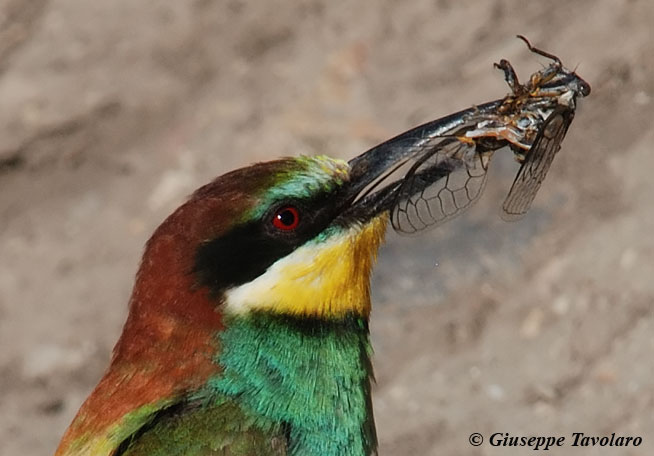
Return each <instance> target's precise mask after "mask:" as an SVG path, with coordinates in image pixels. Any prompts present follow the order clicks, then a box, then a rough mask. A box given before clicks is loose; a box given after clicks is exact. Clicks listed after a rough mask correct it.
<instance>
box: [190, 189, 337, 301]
mask: <svg viewBox="0 0 654 456" xmlns="http://www.w3.org/2000/svg"><path fill="white" fill-rule="evenodd" d="M334 201H337V198H334V195H332V194H325V195H320V196H318V197H316V198H313V199H312V200H309V201H306V200H289V201H284V202H280V203H279V204H276V205H274V206H273V207H271V208H270V209H269V210H268V211H267V212H266V213H265V214H264V215H263V216H262V217H261V219H259V220H253V221H250V222H247V223H243V224H240V225H237V226H235V227H234V228H232V229H231V230H229V231H228V232H227V233H224V234H223V235H222V236H220V237H219V238H216V239H213V240H210V241H208V242H205V243H203V244H202V245H200V246H199V247H198V249H197V251H196V254H195V263H194V267H193V271H192V273H193V274H194V275H195V276H196V278H197V280H198V283H199V284H200V285H202V286H207V287H209V288H210V289H211V291H212V292H213V294H215V295H219V294H220V292H222V291H224V290H225V289H228V288H231V287H235V286H238V285H242V284H244V283H248V282H251V281H252V280H254V279H256V278H257V277H259V276H260V275H262V274H263V273H265V272H266V270H267V269H268V268H269V267H270V266H271V265H272V264H273V263H275V262H276V261H277V260H279V259H280V258H283V257H285V256H287V255H289V254H290V253H291V252H293V250H295V249H296V248H297V247H299V246H300V245H302V244H304V243H305V242H307V241H308V240H310V239H312V238H314V237H315V236H316V235H318V234H319V233H320V232H321V231H322V230H324V229H325V228H326V227H327V226H328V225H329V223H330V222H331V220H332V219H333V218H334V217H335V216H336V213H337V211H338V208H337V206H336V203H334ZM284 207H294V208H296V209H297V211H298V214H299V217H300V223H298V225H297V227H296V228H295V229H291V230H283V229H279V228H277V227H275V226H274V224H273V223H272V220H273V218H274V217H275V214H276V213H277V212H278V211H279V210H280V209H283V208H284Z"/></svg>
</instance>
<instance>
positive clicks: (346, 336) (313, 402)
mask: <svg viewBox="0 0 654 456" xmlns="http://www.w3.org/2000/svg"><path fill="white" fill-rule="evenodd" d="M226 325H227V327H226V329H225V330H224V331H223V332H221V334H220V335H219V337H220V341H221V354H220V355H219V357H218V358H217V360H216V361H217V362H218V363H219V364H220V365H221V366H222V367H223V372H222V374H221V375H220V376H217V377H215V378H212V379H211V380H210V381H209V382H208V384H207V387H206V388H205V389H204V390H203V391H201V392H198V393H197V394H196V395H195V397H193V398H189V400H190V402H189V404H187V405H186V406H184V407H182V408H181V409H180V410H174V409H171V411H170V412H169V413H165V412H164V413H163V414H162V417H161V418H158V419H156V420H155V422H153V423H152V424H151V425H150V426H149V428H148V429H147V430H146V431H145V432H142V433H141V435H139V436H138V438H137V439H134V443H132V444H131V445H130V446H129V449H128V450H127V451H126V452H124V453H123V454H124V455H125V456H141V455H150V456H164V455H165V456H173V455H180V456H181V455H187V456H205V455H234V456H237V455H238V456H245V455H293V456H300V455H302V456H313V455H315V456H336V455H351V456H358V455H370V454H374V453H375V451H376V446H377V441H376V435H375V427H374V422H373V415H372V405H371V401H370V378H371V376H372V375H371V374H372V373H371V365H370V352H371V348H370V344H369V341H368V328H367V323H366V322H365V320H362V319H358V318H348V319H346V320H343V321H336V322H326V321H318V320H313V321H307V320H306V319H302V320H299V319H292V318H289V317H281V316H272V315H269V314H265V313H254V314H250V315H248V316H232V317H227V319H226Z"/></svg>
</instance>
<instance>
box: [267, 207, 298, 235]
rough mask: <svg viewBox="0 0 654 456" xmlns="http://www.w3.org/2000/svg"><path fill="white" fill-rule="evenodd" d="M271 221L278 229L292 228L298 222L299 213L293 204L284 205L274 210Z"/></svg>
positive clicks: (288, 229)
mask: <svg viewBox="0 0 654 456" xmlns="http://www.w3.org/2000/svg"><path fill="white" fill-rule="evenodd" d="M272 223H273V225H274V227H275V228H278V229H280V230H284V231H290V230H294V229H295V228H297V226H298V224H299V223H300V214H299V212H298V211H297V209H296V208H294V207H293V206H285V207H282V208H280V209H279V210H278V211H277V212H275V215H274V216H273V220H272Z"/></svg>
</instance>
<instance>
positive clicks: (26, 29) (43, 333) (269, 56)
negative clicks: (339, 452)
mask: <svg viewBox="0 0 654 456" xmlns="http://www.w3.org/2000/svg"><path fill="white" fill-rule="evenodd" d="M653 24H654V3H653V2H651V1H650V0H633V1H626V0H624V1H620V0H618V1H614V0H597V1H591V0H577V1H574V2H572V1H549V2H520V1H517V0H514V1H512V0H493V1H486V2H482V1H448V0H439V1H436V0H429V1H427V0H418V1H413V2H400V1H396V2H393V1H384V2H374V1H360V2H356V4H355V3H354V2H351V3H350V4H348V5H346V4H344V3H343V2H329V1H326V0H302V1H295V2H242V1H237V0H231V1H210V0H177V1H174V2H173V1H167V2H165V1H154V0H151V1H140V2H135V1H133V0H94V1H87V0H0V454H1V455H3V456H4V455H6V456H17V455H49V454H52V453H53V452H54V449H55V447H56V444H57V442H58V439H59V437H60V436H61V434H62V433H63V431H64V429H65V428H66V426H67V425H68V424H69V422H70V420H71V419H72V417H73V415H74V413H75V412H76V410H77V408H78V407H79V405H80V403H81V402H82V400H83V399H84V398H85V396H86V395H87V394H88V393H89V391H90V389H91V388H92V387H93V386H94V384H95V382H96V381H97V380H98V379H99V377H100V375H101V373H102V371H103V369H104V368H105V366H106V364H107V361H108V358H109V355H110V351H111V348H112V346H113V343H114V342H115V340H116V339H117V336H118V334H119V332H120V329H121V325H122V323H123V320H124V318H125V315H126V302H127V299H128V296H129V293H130V289H131V286H132V281H133V275H134V272H135V270H136V267H137V264H138V261H139V258H140V255H141V251H142V246H143V244H144V242H145V241H146V239H147V238H148V236H149V234H150V233H151V232H152V230H153V229H154V228H155V227H156V226H157V224H158V223H160V221H161V220H162V219H163V218H164V217H165V216H166V215H167V214H168V213H169V212H170V211H171V210H172V209H174V208H175V207H176V206H177V205H179V204H180V202H182V201H183V200H184V198H185V196H186V195H188V194H189V193H190V192H191V191H192V190H193V189H194V188H195V187H198V186H199V185H201V184H203V183H205V182H207V181H208V180H210V179H211V178H213V177H214V176H216V175H219V174H222V173H223V172H225V171H228V170H230V169H233V168H235V167H240V166H243V165H247V164H249V163H252V162H253V161H257V160H266V159H270V158H273V157H278V156H283V155H297V154H319V153H320V154H323V153H324V154H329V155H333V156H337V157H343V158H349V157H352V156H354V155H355V154H358V153H361V152H363V151H364V150H366V149H367V148H368V147H370V146H373V145H374V144H376V143H378V142H380V141H382V140H384V139H387V138H388V137H390V136H392V135H394V134H396V133H399V132H401V131H403V130H405V129H407V128H409V127H412V126H414V125H417V124H418V123H422V122H424V121H427V120H431V119H433V118H437V117H440V116H443V115H446V114H449V113H450V112H453V111H456V110H459V109H463V108H467V107H469V106H471V105H472V104H475V103H481V102H483V101H487V100H490V99H495V98H499V97H502V96H503V95H504V94H505V93H506V92H507V90H508V89H507V87H506V85H505V84H504V81H503V79H502V76H501V74H500V73H499V72H498V71H497V70H494V69H493V68H492V63H493V62H495V61H499V59H501V58H507V59H509V60H510V61H511V62H512V63H513V64H514V66H515V67H516V69H517V71H518V73H519V75H520V76H522V77H523V78H526V77H527V76H528V75H529V74H531V73H532V72H533V71H535V70H537V69H538V68H540V65H541V64H546V63H547V62H546V61H545V59H543V58H540V57H537V56H534V55H531V54H529V52H527V50H526V49H525V46H524V45H523V43H522V42H520V41H519V40H517V39H515V38H514V36H515V34H516V33H523V34H525V35H527V36H528V37H529V38H530V39H531V40H532V42H533V43H534V44H536V45H537V46H540V47H542V48H544V49H546V50H548V51H551V52H553V53H555V54H557V55H559V56H560V57H561V59H562V60H563V62H564V63H565V64H566V65H567V66H568V67H574V66H576V65H577V64H578V65H579V69H578V72H579V74H580V75H582V76H583V77H584V78H585V79H586V80H587V81H589V82H590V84H591V85H592V88H593V92H592V94H591V96H590V97H589V98H588V99H585V100H583V101H582V103H581V105H582V106H581V108H580V109H579V110H578V112H577V117H576V119H575V121H574V123H573V125H572V128H571V129H570V132H569V134H568V137H567V138H566V140H565V141H564V144H563V150H562V152H561V153H560V154H559V156H558V157H557V160H555V162H554V165H553V167H552V169H551V171H550V175H549V176H548V178H547V180H546V182H545V184H544V185H543V188H542V189H541V192H540V194H539V195H538V198H537V200H536V203H535V207H534V208H533V210H532V211H531V212H530V213H529V215H528V216H527V217H526V218H525V219H523V220H522V221H520V222H517V223H513V224H506V223H503V222H502V221H501V220H500V219H499V217H498V216H497V213H498V208H499V206H500V204H501V201H502V198H503V197H504V195H505V193H506V191H507V190H508V188H509V186H510V183H511V180H512V176H513V175H514V173H515V171H516V170H517V167H516V165H515V164H514V163H513V162H512V160H511V158H510V157H509V156H510V155H511V154H510V153H509V152H508V151H502V152H501V153H498V154H497V155H498V156H496V158H497V160H495V161H494V162H493V167H492V173H491V176H490V179H489V185H488V187H487V190H486V193H485V195H484V198H483V199H482V200H481V201H480V202H479V203H478V204H477V205H476V206H475V207H474V208H473V209H472V210H470V211H469V213H468V214H467V215H466V216H465V217H461V218H458V219H456V220H455V221H453V222H451V223H449V224H447V225H445V226H443V227H442V228H440V229H438V230H436V231H433V232H429V233H427V234H425V235H422V236H420V237H416V238H402V237H398V236H396V235H394V234H390V235H389V242H388V245H387V247H386V248H385V249H384V250H383V252H382V255H381V260H380V264H379V266H378V268H377V273H376V276H375V279H374V287H375V298H374V299H375V306H376V307H375V312H374V315H373V321H372V330H373V338H374V343H375V348H376V362H375V365H376V371H377V387H376V391H375V408H376V418H377V422H378V432H379V436H380V445H381V447H380V453H381V454H385V455H437V454H438V455H459V454H460V455H468V454H470V455H513V454H515V455H518V454H526V452H528V451H529V450H527V449H502V448H492V447H490V446H489V445H488V444H486V443H484V444H483V445H482V446H480V447H478V448H473V447H471V446H470V445H469V444H468V435H469V434H470V433H472V432H480V433H482V434H483V435H484V436H485V437H488V435H489V434H490V433H492V432H509V433H510V434H512V435H534V434H535V435H565V436H568V439H569V435H570V433H572V432H585V433H587V434H591V435H607V434H608V435H610V433H611V432H616V433H617V434H622V435H633V436H636V435H639V436H641V437H642V438H643V439H644V443H643V445H642V446H641V447H640V448H636V449H628V450H627V449H621V448H612V449H604V450H603V451H598V450H596V449H595V450H593V449H592V448H591V449H588V448H587V449H583V448H570V447H564V448H561V449H558V450H556V451H555V452H554V451H552V454H559V455H564V454H570V455H575V456H580V455H590V454H607V455H609V454H610V455H612V456H613V455H644V454H654V412H653V410H654V375H652V373H653V367H654V358H653V357H652V352H653V351H654V315H653V302H654V264H653V261H652V257H653V255H654V234H653V233H654V178H653V176H654V171H653V170H654V153H652V144H653V143H654V129H653V128H652V123H653V121H652V119H653V118H654V99H653V97H654V25H653Z"/></svg>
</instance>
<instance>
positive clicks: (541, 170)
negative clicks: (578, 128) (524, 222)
mask: <svg viewBox="0 0 654 456" xmlns="http://www.w3.org/2000/svg"><path fill="white" fill-rule="evenodd" d="M573 118H574V110H572V109H570V108H568V107H560V108H559V109H556V110H554V112H552V114H550V115H549V117H548V118H547V119H545V122H544V123H543V126H542V128H541V129H540V130H539V131H538V135H537V136H536V139H535V140H534V144H533V145H532V146H531V148H530V149H529V151H528V152H527V154H526V156H525V159H524V161H523V163H522V165H521V166H520V169H519V170H518V174H516V177H515V180H514V181H513V185H511V190H509V193H508V195H507V197H506V199H505V200H504V204H503V205H502V218H503V219H504V220H508V221H513V220H518V219H520V218H521V217H522V216H523V215H525V214H526V213H527V211H528V210H529V208H530V207H531V203H532V202H533V201H534V198H535V197H536V193H538V189H539V188H540V186H541V184H542V182H543V180H544V179H545V176H546V175H547V171H548V170H549V169H550V165H551V164H552V161H553V160H554V156H555V155H556V153H557V152H558V151H559V150H560V149H561V142H562V141H563V138H565V135H566V133H567V131H568V127H569V126H570V123H572V119H573Z"/></svg>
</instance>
